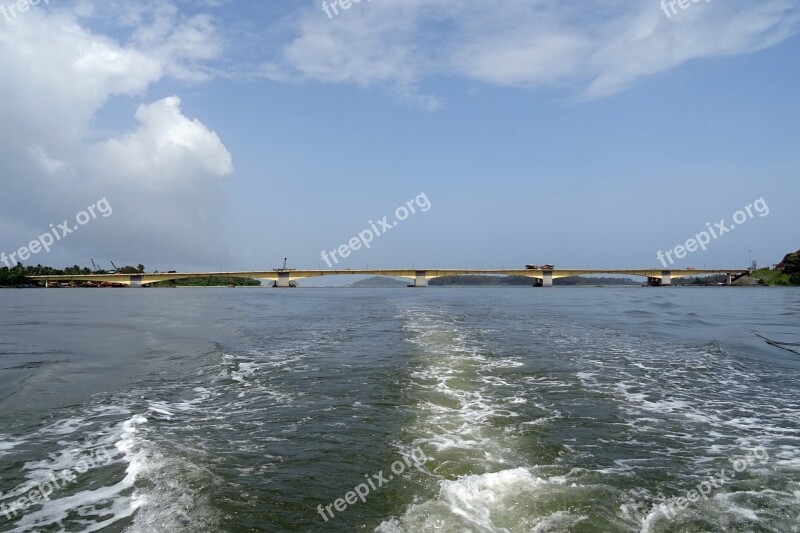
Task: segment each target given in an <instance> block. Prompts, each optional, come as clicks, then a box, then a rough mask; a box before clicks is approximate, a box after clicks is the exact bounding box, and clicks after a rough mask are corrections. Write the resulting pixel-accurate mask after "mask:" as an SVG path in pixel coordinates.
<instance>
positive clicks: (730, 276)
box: [725, 272, 733, 286]
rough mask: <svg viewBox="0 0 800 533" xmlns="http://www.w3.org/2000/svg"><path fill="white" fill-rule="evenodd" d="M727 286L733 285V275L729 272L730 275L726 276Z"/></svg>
mask: <svg viewBox="0 0 800 533" xmlns="http://www.w3.org/2000/svg"><path fill="white" fill-rule="evenodd" d="M725 285H728V286H731V285H733V274H731V273H730V272H728V274H727V275H726V276H725Z"/></svg>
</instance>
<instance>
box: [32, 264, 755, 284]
mask: <svg viewBox="0 0 800 533" xmlns="http://www.w3.org/2000/svg"><path fill="white" fill-rule="evenodd" d="M748 272H749V271H748V270H746V269H736V268H723V269H715V270H713V269H712V270H693V269H692V270H664V269H641V270H637V269H633V270H599V269H585V270H572V269H552V270H549V269H539V270H528V269H521V270H468V269H457V270H453V269H450V270H448V269H444V270H436V269H432V270H428V269H412V270H385V269H375V270H351V269H347V270H292V269H275V270H254V271H248V272H195V273H176V272H165V273H153V274H146V273H145V274H81V275H68V276H30V277H29V279H31V280H34V281H43V282H44V283H45V284H46V285H47V286H50V285H51V284H53V283H56V284H59V283H75V282H95V283H113V284H116V285H125V286H129V287H143V286H145V285H150V284H153V283H158V282H160V281H172V280H179V279H192V278H207V277H210V276H224V277H230V278H251V279H260V280H266V281H272V282H274V287H281V288H283V287H292V286H294V282H296V281H298V280H303V279H307V278H317V277H322V276H342V275H348V276H352V275H367V276H389V277H394V278H405V279H408V280H409V281H411V282H413V285H411V286H413V287H427V286H428V281H429V280H431V279H436V278H443V277H447V276H468V275H507V276H523V277H527V278H531V285H532V286H534V287H552V286H553V280H555V279H558V278H567V277H572V276H585V275H590V274H607V275H614V276H639V277H643V278H646V279H647V282H648V284H649V285H652V286H664V285H671V284H672V280H673V279H677V278H683V277H687V276H703V275H711V274H724V275H726V276H727V284H728V285H730V284H731V283H732V282H733V281H734V280H736V279H738V278H740V277H742V276H744V275H746V274H747V273H748Z"/></svg>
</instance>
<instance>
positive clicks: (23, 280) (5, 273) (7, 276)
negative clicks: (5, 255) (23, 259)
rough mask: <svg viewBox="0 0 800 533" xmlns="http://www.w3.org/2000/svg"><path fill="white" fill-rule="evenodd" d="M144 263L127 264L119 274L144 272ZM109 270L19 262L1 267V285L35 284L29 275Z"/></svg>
mask: <svg viewBox="0 0 800 533" xmlns="http://www.w3.org/2000/svg"><path fill="white" fill-rule="evenodd" d="M144 271H145V267H144V265H138V266H135V267H134V266H125V267H122V268H120V269H119V270H117V271H116V272H117V273H118V274H143V273H144ZM109 273H110V272H109V271H107V270H97V271H92V270H91V269H89V268H86V267H81V266H78V265H73V266H71V267H67V268H64V269H58V268H53V267H49V266H44V265H36V266H24V265H23V264H22V263H17V265H16V266H15V267H13V268H8V267H7V266H4V267H2V268H0V287H26V286H29V285H33V284H35V282H32V281H30V280H29V279H27V277H28V276H79V275H87V274H109Z"/></svg>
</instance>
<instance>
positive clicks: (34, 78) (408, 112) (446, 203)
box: [0, 0, 800, 270]
mask: <svg viewBox="0 0 800 533" xmlns="http://www.w3.org/2000/svg"><path fill="white" fill-rule="evenodd" d="M0 3H3V2H2V0H0ZM465 4H469V3H465V2H455V1H454V0H430V1H427V2H423V1H421V0H407V1H401V0H374V1H373V2H369V3H367V2H362V3H361V4H357V5H353V6H352V7H351V8H350V9H349V10H347V11H341V14H340V15H339V16H337V17H334V18H333V19H329V18H328V16H327V15H326V14H325V12H324V11H323V10H322V8H321V6H320V4H319V2H304V1H303V2H301V1H296V2H272V1H269V2H248V1H242V2H224V1H202V2H201V1H198V2H167V1H145V2H141V3H137V4H136V5H135V6H133V7H131V6H130V5H126V3H124V2H105V3H103V4H101V3H95V2H91V1H80V2H56V1H55V0H51V1H50V3H49V4H48V5H44V4H41V5H39V6H36V7H31V8H30V10H28V11H27V12H24V13H19V14H18V15H17V16H16V17H13V18H12V19H11V20H4V19H3V17H2V16H0V52H2V53H0V71H2V72H3V74H2V78H1V79H0V97H2V98H0V121H1V122H0V123H2V124H3V126H4V127H3V128H2V131H0V175H2V176H3V182H4V184H5V187H4V189H5V190H4V194H3V195H2V198H0V224H2V232H0V250H3V251H6V252H12V251H15V250H17V249H18V248H20V247H21V246H25V245H26V244H27V243H28V242H29V241H31V240H33V239H35V238H36V237H37V236H38V235H39V234H41V233H43V232H44V231H46V230H47V229H48V226H49V224H50V223H59V222H61V221H62V220H64V219H67V218H68V219H74V217H75V214H76V213H77V212H79V211H81V210H82V209H85V208H86V206H88V205H90V204H92V203H93V202H96V201H97V200H99V199H100V198H107V199H108V201H109V203H110V204H111V205H112V206H113V208H114V213H113V215H112V216H110V217H108V218H99V219H97V220H94V221H92V222H91V223H89V224H87V225H86V226H85V227H82V228H81V229H80V231H78V232H75V233H74V234H72V235H69V236H68V237H67V238H65V239H64V240H62V241H60V242H58V243H57V245H56V246H54V247H53V249H52V251H50V252H49V253H39V254H37V255H35V256H34V257H33V258H32V259H31V260H29V261H26V263H30V264H36V263H43V264H51V265H54V266H64V265H67V264H74V263H78V264H81V265H88V264H89V259H90V258H94V259H95V260H99V261H102V262H103V263H106V262H107V261H108V260H109V259H110V260H113V261H114V262H115V263H117V264H122V263H125V264H128V263H132V264H136V263H144V264H145V265H147V266H148V268H149V269H160V270H166V269H176V270H195V269H197V270H199V269H202V270H207V269H210V270H218V269H220V268H222V269H224V270H238V269H257V268H269V267H270V266H278V264H279V263H280V262H281V261H282V259H283V257H289V258H290V263H291V265H292V266H295V267H298V268H317V267H318V266H320V265H321V266H323V267H325V266H326V265H325V264H324V263H323V262H322V259H321V257H320V252H321V251H322V250H333V249H335V248H337V247H338V246H339V245H341V244H343V243H346V242H347V241H348V240H349V239H350V238H351V237H353V236H354V235H356V234H357V233H358V232H360V231H362V230H364V229H365V228H367V227H368V222H369V221H370V220H373V221H374V220H378V219H380V218H382V217H384V216H389V217H390V218H391V219H393V218H394V211H395V208H396V207H398V206H400V205H403V204H405V203H406V201H408V200H410V199H413V198H414V197H416V196H417V195H418V194H420V193H425V194H426V196H427V198H429V200H430V202H431V205H432V207H431V209H430V210H429V211H427V212H424V213H423V212H419V213H417V214H415V215H413V216H411V217H410V218H409V219H408V220H406V221H404V222H402V223H400V224H398V226H397V227H395V228H394V229H392V231H391V232H389V233H387V234H385V235H383V236H381V237H379V238H377V239H375V241H374V243H373V244H372V247H371V248H370V249H368V250H366V249H362V250H359V251H357V252H354V253H353V254H352V255H351V256H350V257H349V258H348V259H347V260H345V261H344V262H342V263H341V264H340V265H341V266H342V267H349V268H363V267H366V266H367V265H369V266H370V267H398V268H399V267H407V266H411V265H415V266H417V267H423V266H430V267H433V268H450V267H453V268H455V267H459V266H460V267H465V268H466V267H475V268H496V267H500V266H505V267H506V268H509V267H522V266H523V265H524V264H525V263H529V262H537V263H554V264H556V265H558V266H563V267H575V268H583V267H587V266H591V267H598V268H600V267H603V268H626V267H655V266H657V265H658V264H659V263H658V261H657V259H656V252H657V251H658V250H668V249H671V248H673V247H674V246H676V245H679V244H682V243H684V242H685V241H686V240H687V239H689V238H691V237H693V236H694V235H695V234H697V233H698V232H700V231H702V230H704V229H705V228H706V223H707V222H712V223H714V222H717V221H719V220H720V219H723V218H725V219H727V220H730V219H731V216H732V214H733V213H734V212H735V211H737V210H739V209H742V208H744V207H745V206H746V205H748V204H751V203H753V202H754V201H756V200H758V199H759V198H763V199H764V201H765V202H766V204H768V206H769V214H768V215H767V216H764V217H761V216H756V217H754V218H753V219H751V220H749V221H747V222H746V223H745V224H742V225H741V226H740V227H739V228H737V231H735V232H730V233H728V234H726V235H724V236H722V237H720V238H719V239H718V240H714V241H713V242H712V243H711V244H710V246H709V248H708V250H707V251H704V252H703V251H697V252H694V253H691V254H689V255H688V257H686V258H685V259H684V260H681V261H678V262H677V263H676V266H681V267H686V266H694V267H697V268H702V267H704V266H705V267H708V268H714V267H729V266H735V267H740V266H745V265H746V263H747V260H748V255H749V252H748V250H752V251H753V252H752V253H753V257H754V258H756V259H758V260H759V261H760V262H761V263H774V262H777V261H778V260H780V258H781V257H782V256H783V254H785V253H786V252H788V251H790V250H796V249H797V248H800V238H798V237H800V235H798V227H800V210H798V209H797V200H798V198H800V180H798V179H797V178H798V169H799V168H800V150H798V146H800V128H798V126H797V125H798V124H800V106H798V105H797V95H798V94H799V93H800V91H798V89H800V74H798V69H797V64H798V58H800V40H799V39H798V37H797V29H798V24H799V23H800V5H798V3H797V2H790V1H785V0H764V1H762V2H758V3H753V2H744V1H736V0H728V1H726V2H722V1H721V0H720V1H712V2H708V3H705V2H701V3H698V4H691V5H690V7H689V8H688V9H685V10H680V9H679V10H678V12H677V13H676V14H674V15H673V16H671V17H670V18H667V17H666V16H665V15H664V13H663V12H662V10H661V8H660V5H659V3H658V2H656V1H647V2H622V1H611V0H594V1H591V0H590V1H584V2H570V1H561V2H545V1H536V0H508V1H505V2H494V3H472V4H469V5H465ZM6 5H8V4H6Z"/></svg>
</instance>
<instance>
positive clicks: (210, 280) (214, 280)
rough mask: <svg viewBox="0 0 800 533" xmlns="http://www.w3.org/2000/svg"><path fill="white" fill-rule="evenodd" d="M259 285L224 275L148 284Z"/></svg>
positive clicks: (251, 280)
mask: <svg viewBox="0 0 800 533" xmlns="http://www.w3.org/2000/svg"><path fill="white" fill-rule="evenodd" d="M231 285H236V286H239V287H259V286H261V282H260V281H259V280H257V279H252V278H232V277H226V276H209V277H207V278H192V279H176V280H173V281H160V282H158V283H153V284H152V285H149V286H150V287H156V288H159V287H229V286H231Z"/></svg>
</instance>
